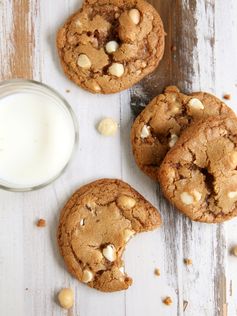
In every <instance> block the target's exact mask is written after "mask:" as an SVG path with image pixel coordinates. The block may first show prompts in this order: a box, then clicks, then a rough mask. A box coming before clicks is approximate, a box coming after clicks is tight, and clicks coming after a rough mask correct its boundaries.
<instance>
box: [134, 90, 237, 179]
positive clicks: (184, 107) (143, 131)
mask: <svg viewBox="0 0 237 316" xmlns="http://www.w3.org/2000/svg"><path fill="white" fill-rule="evenodd" d="M220 115H229V116H235V114H234V112H233V111H232V110H231V109H230V108H229V107H228V106H227V105H226V104H225V103H223V102H222V101H221V100H220V99H218V98H216V97H215V96H213V95H211V94H209V93H205V92H196V93H193V94H191V95H186V94H183V93H181V92H180V91H179V89H178V88H177V87H174V86H170V87H167V88H166V89H165V91H164V93H163V94H160V95H158V96H157V97H156V98H154V99H153V100H152V101H151V103H149V104H148V105H147V106H146V107H145V109H144V110H143V111H142V112H141V113H140V114H139V115H138V117H137V118H136V120H135V122H134V124H133V126H132V129H131V144H132V150H133V155H134V158H135V161H136V163H137V165H138V166H139V168H140V169H141V170H142V171H143V172H144V173H146V174H147V175H148V176H150V177H151V178H153V179H155V180H158V170H159V166H160V164H161V162H162V160H163V159H164V157H165V155H166V153H167V152H168V151H169V150H170V148H172V147H173V146H174V145H175V143H176V142H177V140H178V138H179V136H180V134H181V133H182V132H183V130H185V128H187V127H188V126H189V125H190V123H192V122H196V121H198V120H200V119H204V118H207V117H210V116H220Z"/></svg>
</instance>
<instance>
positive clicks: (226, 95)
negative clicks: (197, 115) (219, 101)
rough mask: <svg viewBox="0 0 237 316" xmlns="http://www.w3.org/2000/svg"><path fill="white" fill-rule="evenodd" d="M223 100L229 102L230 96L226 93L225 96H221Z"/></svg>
mask: <svg viewBox="0 0 237 316" xmlns="http://www.w3.org/2000/svg"><path fill="white" fill-rule="evenodd" d="M223 99H225V100H230V99H231V95H230V94H228V93H226V94H224V95H223Z"/></svg>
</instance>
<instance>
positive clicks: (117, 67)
mask: <svg viewBox="0 0 237 316" xmlns="http://www.w3.org/2000/svg"><path fill="white" fill-rule="evenodd" d="M108 71H109V73H110V74H111V75H112V76H115V77H118V78H119V77H122V75H123V74H124V66H123V64H119V63H113V64H112V65H111V66H110V67H109V70H108Z"/></svg>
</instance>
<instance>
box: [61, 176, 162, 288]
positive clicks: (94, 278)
mask: <svg viewBox="0 0 237 316" xmlns="http://www.w3.org/2000/svg"><path fill="white" fill-rule="evenodd" d="M160 224H161V218H160V214H159V213H158V211H157V210H156V209H155V208H154V207H153V206H152V205H151V204H150V203H149V202H147V201H146V200H145V199H144V197H143V196H141V195H140V194H139V193H138V192H137V191H135V190H134V189H133V188H132V187H130V186H129V185H128V184H127V183H125V182H123V181H121V180H116V179H101V180H97V181H95V182H92V183H90V184H88V185H85V186H83V187H82V188H81V189H79V190H78V191H77V192H76V193H75V194H74V195H73V196H72V197H71V198H70V200H69V201H68V202H67V204H66V206H65V207H64V209H63V211H62V213H61V217H60V223H59V227H58V244H59V248H60V251H61V254H62V256H63V258H64V260H65V263H66V266H67V268H68V270H69V272H70V273H71V274H73V275H74V276H75V277H76V278H77V279H78V280H80V281H81V282H84V283H86V284H87V285H89V286H90V287H92V288H95V289H98V290H100V291H104V292H113V291H119V290H125V289H127V288H128V287H129V286H130V285H131V284H132V279H131V278H130V277H128V276H127V274H126V273H125V272H124V263H123V260H122V259H121V256H122V254H123V251H124V249H125V246H126V243H127V242H128V241H129V239H130V238H131V237H132V236H134V235H135V234H137V233H140V232H144V231H149V230H153V229H155V228H157V227H159V226H160Z"/></svg>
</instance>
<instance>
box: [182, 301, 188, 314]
mask: <svg viewBox="0 0 237 316" xmlns="http://www.w3.org/2000/svg"><path fill="white" fill-rule="evenodd" d="M187 307H188V301H183V311H184V312H185V311H186V309H187Z"/></svg>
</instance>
